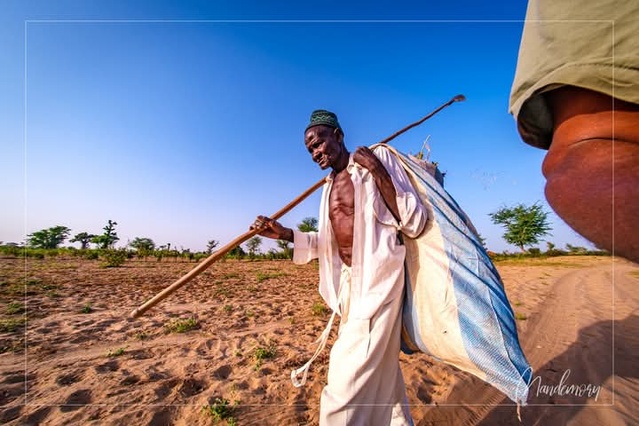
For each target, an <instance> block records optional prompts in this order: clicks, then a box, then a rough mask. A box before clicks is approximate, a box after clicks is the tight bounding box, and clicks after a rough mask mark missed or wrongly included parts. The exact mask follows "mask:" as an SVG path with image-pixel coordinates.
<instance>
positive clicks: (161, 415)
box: [149, 409, 173, 426]
mask: <svg viewBox="0 0 639 426" xmlns="http://www.w3.org/2000/svg"><path fill="white" fill-rule="evenodd" d="M172 424H173V413H171V411H170V410H168V409H165V410H162V411H158V412H157V413H155V414H153V417H152V418H151V421H150V422H149V426H165V425H172Z"/></svg>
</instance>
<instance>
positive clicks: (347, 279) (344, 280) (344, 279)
mask: <svg viewBox="0 0 639 426" xmlns="http://www.w3.org/2000/svg"><path fill="white" fill-rule="evenodd" d="M345 292H346V294H347V295H346V300H342V296H343V294H344V293H345ZM350 293H351V268H350V266H347V265H346V264H342V275H341V277H340V284H339V294H338V296H337V300H338V301H339V305H340V310H341V311H342V323H345V322H346V320H347V319H348V310H349V305H350V296H351V294H350ZM336 313H337V311H333V313H332V314H331V318H330V319H329V320H328V324H327V325H326V328H324V331H322V334H320V336H319V337H318V339H317V340H316V341H315V343H319V346H318V347H317V349H316V350H315V353H314V354H313V356H312V357H311V359H309V360H308V362H307V363H306V364H304V365H303V366H301V367H300V368H298V369H296V370H292V371H291V382H293V386H295V387H296V388H299V387H302V386H304V384H305V383H306V378H307V376H308V370H309V369H310V368H311V364H312V363H313V361H315V359H316V358H317V357H318V356H319V354H320V353H321V352H322V351H323V350H324V347H325V346H326V342H328V336H330V334H331V328H333V321H335V314H336ZM300 374H301V375H302V378H301V380H298V379H297V376H299V375H300Z"/></svg>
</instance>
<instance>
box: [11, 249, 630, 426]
mask: <svg viewBox="0 0 639 426" xmlns="http://www.w3.org/2000/svg"><path fill="white" fill-rule="evenodd" d="M193 266H194V264H188V263H173V262H170V261H168V262H167V261H163V262H160V263H158V262H155V260H153V261H150V260H149V261H147V262H144V261H129V262H128V263H126V264H125V266H124V267H121V268H101V267H100V266H99V262H97V261H87V260H80V259H76V258H70V259H62V258H51V259H45V260H29V261H28V263H26V264H25V262H24V261H23V260H19V259H13V258H3V259H0V320H1V321H2V322H1V323H0V324H2V328H0V424H8V425H36V424H42V425H70V424H96V425H123V424H126V425H204V424H207V425H208V424H214V423H216V422H217V423H218V424H225V423H226V424H237V425H265V424H268V425H306V424H308V425H313V424H317V419H318V402H319V395H320V392H321V389H322V387H323V385H324V383H325V380H326V372H327V361H328V350H325V352H324V353H323V354H322V355H321V356H320V357H319V358H318V359H317V361H316V362H315V364H314V365H313V367H312V368H311V373H310V375H309V381H308V383H307V385H306V386H305V387H303V388H300V389H298V388H294V387H293V386H292V385H291V383H290V379H289V375H290V370H291V369H293V368H296V367H298V366H300V365H302V364H303V363H304V362H305V361H306V360H307V359H308V358H309V357H310V356H311V355H312V353H313V351H314V350H315V345H314V343H313V342H314V340H315V339H316V338H317V336H318V335H319V334H320V333H321V331H322V329H323V328H324V326H325V324H326V321H327V320H328V317H329V313H328V312H326V311H325V310H324V309H322V307H323V304H322V303H321V299H320V297H319V295H318V294H317V290H316V283H317V279H318V278H317V275H318V271H317V266H316V264H309V265H304V266H296V265H293V264H292V263H291V262H290V261H255V262H249V261H242V262H237V261H226V262H220V263H216V264H214V265H213V266H212V267H211V268H209V269H208V270H207V271H206V272H204V273H203V274H202V275H200V276H199V277H198V278H196V280H195V281H194V282H192V283H190V284H188V285H187V286H185V287H184V288H182V289H180V290H178V291H177V292H176V293H174V294H173V295H171V296H170V297H169V298H167V299H166V300H164V301H163V302H161V303H160V304H159V305H158V306H157V307H155V308H153V309H151V310H150V311H149V312H148V313H147V314H146V315H145V316H143V317H142V318H139V319H129V318H128V314H129V312H131V311H132V310H133V309H135V308H136V307H138V306H139V305H141V304H142V303H143V302H145V301H146V300H148V299H149V298H150V297H152V296H153V295H155V294H156V293H157V292H159V291H160V290H162V289H163V288H165V287H166V286H167V285H169V284H171V283H172V282H173V281H174V280H176V279H178V278H179V277H181V276H182V275H183V274H184V273H186V272H188V271H189V270H191V269H192V268H193ZM497 267H498V269H499V271H500V273H501V275H502V277H503V280H504V283H505V285H506V289H507V292H508V296H509V299H510V301H511V304H512V305H513V309H514V310H515V312H516V313H517V314H518V316H519V317H520V318H521V319H520V320H518V326H519V332H520V339H521V342H522V345H523V347H524V349H525V352H526V355H527V357H528V359H529V361H530V363H531V365H532V366H533V368H534V370H535V372H534V378H535V380H534V381H533V383H532V385H531V388H530V394H531V397H530V399H529V405H528V406H526V407H523V408H522V410H521V418H522V421H523V424H525V425H537V424H539V425H544V426H548V425H563V424H576V425H602V424H606V425H625V424H639V413H638V410H637V407H639V364H637V355H636V354H637V353H639V309H638V308H639V296H638V294H639V292H637V289H638V288H639V266H638V265H635V264H632V263H629V262H627V261H624V260H620V259H612V258H610V257H572V256H571V257H562V258H551V259H539V260H531V261H526V262H525V263H521V262H502V263H498V264H497ZM25 307H26V312H25V311H24V310H23V308H25ZM25 317H26V318H27V321H26V323H24V324H21V323H20V322H21V320H22V319H23V318H25ZM524 318H525V319H524ZM188 320H191V322H190V324H191V325H193V324H195V328H194V329H191V330H189V331H186V332H177V331H176V330H171V328H170V326H171V325H175V324H176V321H181V322H182V323H184V324H187V321H188ZM11 325H13V326H11ZM14 327H15V330H13V331H10V329H12V328H14ZM335 332H336V326H334V330H333V333H332V338H331V340H330V341H329V344H330V342H332V340H333V339H334V337H335V334H336V333H335ZM401 363H402V370H403V372H404V376H405V381H406V385H407V389H408V395H409V402H410V404H411V412H412V415H413V417H414V419H415V423H416V424H418V425H431V424H433V425H435V424H437V425H440V424H441V425H463V424H469V425H471V424H483V425H499V424H504V425H510V424H519V422H518V420H517V414H516V409H515V407H514V406H513V405H512V404H511V403H510V402H509V401H508V400H505V399H504V396H503V394H501V393H499V392H498V391H496V390H494V389H493V388H492V387H490V386H489V385H486V384H484V383H482V382H481V381H479V380H477V379H474V378H473V377H471V376H469V375H468V374H465V373H462V372H459V371H458V370H456V369H454V368H452V367H448V366H445V365H442V364H441V363H439V362H437V361H435V360H432V359H431V358H429V357H428V356H426V355H424V354H418V355H411V356H405V355H402V357H401ZM220 400H226V401H228V406H227V407H226V411H225V410H224V409H223V407H222V406H221V405H220V404H219V402H220ZM207 407H208V409H207ZM214 408H216V409H215V410H212V409H214ZM211 411H215V412H217V413H218V414H219V415H220V416H222V417H224V416H226V418H225V419H224V420H219V421H218V420H217V419H216V416H215V414H214V413H212V412H211Z"/></svg>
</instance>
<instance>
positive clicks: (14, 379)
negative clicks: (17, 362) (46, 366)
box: [2, 371, 35, 384]
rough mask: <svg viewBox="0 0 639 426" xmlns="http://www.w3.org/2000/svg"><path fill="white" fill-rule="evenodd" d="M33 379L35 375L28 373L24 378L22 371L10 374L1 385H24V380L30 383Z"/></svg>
mask: <svg viewBox="0 0 639 426" xmlns="http://www.w3.org/2000/svg"><path fill="white" fill-rule="evenodd" d="M34 378H35V374H33V373H29V374H27V376H26V377H25V375H24V371H14V372H12V373H10V374H9V375H8V376H7V377H6V378H5V379H4V380H3V381H2V383H8V384H13V383H24V381H25V379H26V381H30V380H33V379H34Z"/></svg>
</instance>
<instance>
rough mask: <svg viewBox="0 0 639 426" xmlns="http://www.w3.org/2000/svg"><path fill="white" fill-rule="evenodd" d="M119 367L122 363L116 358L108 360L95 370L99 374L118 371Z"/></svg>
mask: <svg viewBox="0 0 639 426" xmlns="http://www.w3.org/2000/svg"><path fill="white" fill-rule="evenodd" d="M119 369H120V363H119V362H118V361H116V360H112V361H108V362H105V363H104V364H100V365H98V366H96V367H95V371H96V372H97V373H99V374H102V373H108V372H112V371H118V370H119Z"/></svg>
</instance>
